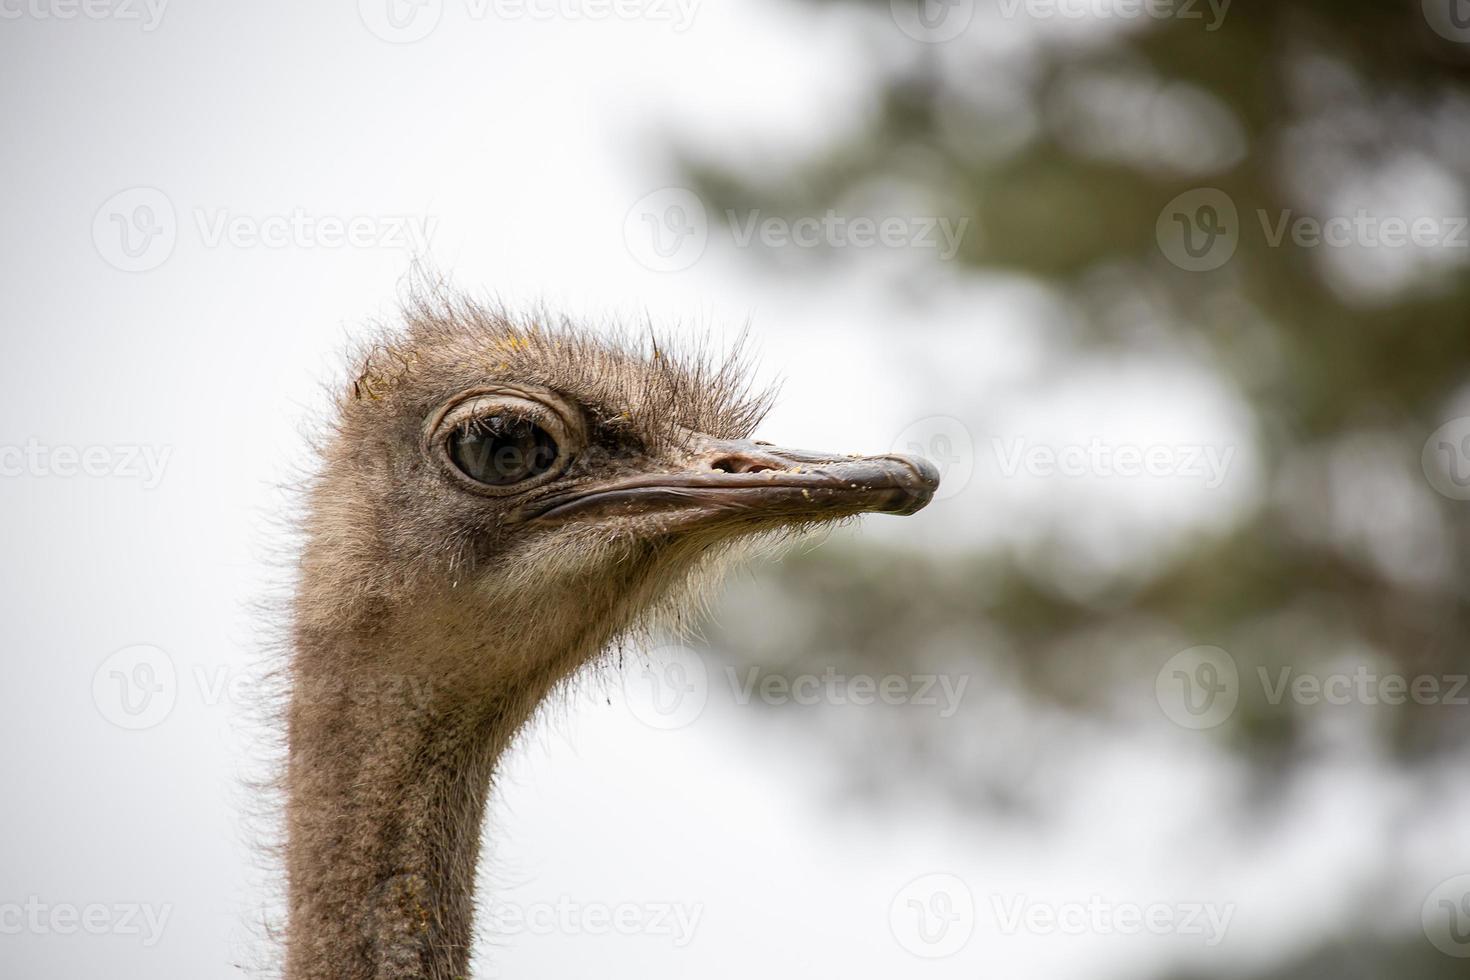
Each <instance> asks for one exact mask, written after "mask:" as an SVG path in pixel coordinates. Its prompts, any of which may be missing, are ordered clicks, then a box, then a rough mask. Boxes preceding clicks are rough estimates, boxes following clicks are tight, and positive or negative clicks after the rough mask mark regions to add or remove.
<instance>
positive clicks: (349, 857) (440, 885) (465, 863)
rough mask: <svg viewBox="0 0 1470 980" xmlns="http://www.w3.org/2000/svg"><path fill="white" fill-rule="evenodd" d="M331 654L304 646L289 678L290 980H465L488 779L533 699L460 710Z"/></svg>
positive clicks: (354, 657) (468, 704)
mask: <svg viewBox="0 0 1470 980" xmlns="http://www.w3.org/2000/svg"><path fill="white" fill-rule="evenodd" d="M334 645H335V646H337V647H338V649H332V647H333V646H334ZM325 646H326V647H327V648H326V649H321V648H314V647H312V646H311V645H307V646H306V647H305V648H303V647H302V645H301V644H300V643H299V642H298V650H297V657H296V666H295V669H294V672H293V692H292V701H291V706H290V719H289V743H290V761H289V765H288V770H287V847H286V865H287V868H286V870H287V879H288V915H289V924H288V930H287V937H286V945H287V950H286V976H287V978H288V980H322V978H328V977H330V978H333V980H366V978H372V980H399V978H409V977H413V978H433V980H440V978H445V980H447V978H452V977H466V976H468V963H469V948H470V937H471V931H472V918H473V892H474V883H475V866H476V860H477V858H478V855H479V849H480V829H481V822H482V819H483V816H484V812H485V803H486V798H487V796H488V794H489V790H490V781H491V776H492V773H493V770H494V767H495V764H496V761H497V760H498V758H499V757H500V755H501V753H502V752H503V751H504V749H505V747H506V745H507V744H508V743H509V741H510V740H511V738H512V737H513V736H514V734H515V732H516V730H517V729H518V728H519V727H520V725H521V724H522V723H523V722H524V720H525V718H526V717H527V716H528V715H529V714H530V711H531V709H532V708H533V707H534V700H535V699H534V698H533V697H531V696H530V695H531V692H525V696H518V697H505V696H501V697H498V698H496V697H488V696H481V697H477V698H474V699H467V698H464V697H463V696H453V697H452V696H450V693H451V692H450V691H449V690H447V687H448V685H446V684H445V683H444V682H443V678H442V677H440V678H436V677H431V676H429V675H428V674H424V675H403V674H395V673H391V672H389V671H386V670H385V671H382V672H375V671H373V670H371V669H368V670H364V668H363V667H361V666H360V665H362V664H364V663H367V664H372V663H375V662H380V661H375V660H374V658H372V657H370V656H364V655H363V654H364V652H365V651H364V650H363V649H362V648H361V644H358V645H356V647H357V648H356V649H353V650H344V649H340V647H341V646H342V644H341V643H340V641H339V642H337V643H336V644H331V643H328V644H326V645H325ZM344 665H356V666H354V667H353V669H352V670H351V674H350V677H351V679H350V680H348V681H346V682H342V681H335V682H334V681H333V680H331V679H332V678H340V677H342V676H343V675H344V673H347V672H346V671H344V670H342V669H341V668H342V667H343V666H344ZM329 666H330V667H331V668H332V669H327V668H328V667H329Z"/></svg>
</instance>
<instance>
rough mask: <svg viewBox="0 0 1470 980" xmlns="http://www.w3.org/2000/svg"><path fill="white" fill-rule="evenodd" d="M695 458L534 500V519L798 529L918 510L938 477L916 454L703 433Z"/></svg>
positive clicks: (929, 496)
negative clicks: (821, 448) (822, 448)
mask: <svg viewBox="0 0 1470 980" xmlns="http://www.w3.org/2000/svg"><path fill="white" fill-rule="evenodd" d="M691 448H692V453H691V455H690V456H689V457H688V458H687V459H685V460H684V461H682V462H681V463H680V464H679V465H677V466H674V467H670V468H668V469H664V470H661V471H658V472H645V473H641V474H638V475H636V476H627V477H621V478H619V479H616V480H611V481H609V482H607V483H603V484H598V485H593V486H590V487H580V488H578V489H576V490H573V491H570V492H567V493H563V494H557V495H554V496H552V497H550V498H547V499H543V500H541V501H539V502H538V504H537V510H536V513H535V515H534V519H536V520H540V521H550V520H571V519H576V518H585V517H592V516H594V515H595V516H617V515H625V516H640V515H667V516H668V517H669V518H670V519H671V520H670V523H671V524H672V526H673V527H677V528H692V527H704V526H711V525H717V524H726V523H737V524H743V523H748V522H753V523H759V524H769V523H802V522H807V521H824V520H832V519H835V518H839V517H848V516H851V515H853V514H861V513H879V514H912V513H914V512H916V511H918V510H920V509H921V508H923V507H924V505H925V504H927V503H929V501H930V500H932V499H933V497H934V491H935V490H936V489H937V488H938V486H939V471H938V470H937V469H936V468H935V466H934V464H933V463H931V462H929V461H928V460H926V459H921V458H918V457H914V456H897V455H887V456H854V455H841V454H837V453H822V452H810V451H806V450H799V449H782V448H779V447H777V446H772V445H770V444H769V443H764V442H752V441H749V440H725V439H713V438H710V437H708V436H697V437H696V438H695V439H694V441H693V444H692V446H691Z"/></svg>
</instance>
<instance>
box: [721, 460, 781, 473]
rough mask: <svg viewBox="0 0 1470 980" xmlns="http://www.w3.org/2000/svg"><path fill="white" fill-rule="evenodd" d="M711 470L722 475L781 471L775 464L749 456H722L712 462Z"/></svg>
mask: <svg viewBox="0 0 1470 980" xmlns="http://www.w3.org/2000/svg"><path fill="white" fill-rule="evenodd" d="M709 468H710V469H712V470H716V471H718V472H720V473H762V472H765V471H766V470H777V469H780V467H779V466H777V465H776V464H774V463H771V462H768V461H766V460H762V459H755V458H752V457H749V456H721V457H719V458H718V459H715V460H711V461H710V464H709Z"/></svg>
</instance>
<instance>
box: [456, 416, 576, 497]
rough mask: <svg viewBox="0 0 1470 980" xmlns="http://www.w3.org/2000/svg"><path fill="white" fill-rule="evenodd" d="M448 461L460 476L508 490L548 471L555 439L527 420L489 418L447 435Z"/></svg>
mask: <svg viewBox="0 0 1470 980" xmlns="http://www.w3.org/2000/svg"><path fill="white" fill-rule="evenodd" d="M446 449H447V450H448V452H449V459H450V461H451V462H453V463H454V465H455V467H456V468H458V469H459V471H460V472H461V473H463V474H464V475H465V476H467V477H469V478H470V479H471V480H474V481H475V482H476V483H483V484H485V485H486V486H492V487H508V486H513V485H514V484H517V483H522V482H524V481H526V480H529V479H531V478H532V477H535V476H540V475H541V474H542V473H545V472H546V471H547V470H549V469H551V467H552V465H553V464H554V463H555V462H556V460H557V456H558V455H559V450H558V448H557V445H556V440H555V439H553V438H552V437H551V435H550V434H549V433H548V432H547V431H546V430H545V429H543V428H541V426H539V425H537V424H536V423H534V422H532V421H531V420H530V419H526V418H517V417H515V416H506V415H490V416H482V417H480V418H475V419H471V420H469V421H466V422H464V423H461V424H460V425H459V427H458V428H456V429H455V430H454V431H453V432H452V433H451V434H450V436H449V439H448V442H447V445H446Z"/></svg>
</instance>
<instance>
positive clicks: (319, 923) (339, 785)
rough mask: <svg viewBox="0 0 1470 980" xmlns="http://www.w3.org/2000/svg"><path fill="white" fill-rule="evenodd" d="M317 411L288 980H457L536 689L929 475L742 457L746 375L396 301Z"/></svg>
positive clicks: (295, 769) (291, 726)
mask: <svg viewBox="0 0 1470 980" xmlns="http://www.w3.org/2000/svg"><path fill="white" fill-rule="evenodd" d="M404 319H405V321H406V322H405V324H404V326H403V327H402V328H400V329H398V330H395V331H393V332H392V333H391V334H389V335H388V336H387V337H386V338H385V339H384V340H383V341H382V342H381V343H378V344H376V345H374V346H372V347H371V348H370V349H367V350H365V351H364V352H363V353H362V354H361V355H360V357H359V359H358V363H357V365H356V367H357V370H356V372H355V376H356V378H355V381H353V382H352V383H351V384H350V385H348V386H345V390H343V391H342V392H341V393H340V395H339V396H338V398H337V405H336V409H335V413H336V414H335V419H334V424H333V426H332V430H331V433H330V436H329V437H328V439H327V440H325V442H324V445H323V448H322V451H321V452H322V458H321V460H320V468H319V472H318V475H317V476H316V477H315V479H314V482H313V483H312V485H311V488H310V490H309V493H308V494H307V497H306V512H305V515H304V527H303V532H304V534H303V537H304V545H303V551H302V553H301V556H300V562H299V566H298V570H297V576H298V577H297V585H296V591H295V595H294V598H293V603H292V617H291V627H290V637H289V642H290V651H289V656H290V664H289V670H288V676H289V679H290V684H291V696H290V700H289V703H288V705H287V708H286V715H287V717H286V722H287V749H288V752H287V763H286V768H285V774H284V775H285V793H286V814H285V834H286V840H285V863H286V877H287V903H286V905H287V928H286V933H285V947H286V948H285V971H286V976H287V977H288V978H289V980H325V978H332V980H359V978H362V980H366V978H375V980H397V978H408V977H415V978H435V980H438V978H446V980H447V978H455V977H464V976H466V975H467V972H468V962H469V952H470V939H471V928H472V911H473V889H474V880H475V866H476V860H477V856H478V853H479V847H480V837H481V820H482V817H483V815H484V811H485V805H486V798H487V795H488V793H489V791H490V786H491V780H492V776H493V775H494V772H495V768H496V762H497V760H498V759H499V758H500V756H501V755H502V753H503V752H504V751H505V750H506V747H507V746H508V745H509V744H510V742H511V740H512V739H513V737H514V736H515V734H516V732H517V731H518V729H520V728H521V727H522V725H523V724H524V723H525V722H526V721H527V720H528V719H529V718H530V717H531V716H532V714H533V712H534V711H535V709H536V707H537V705H538V704H540V703H541V702H542V701H543V700H544V699H545V698H546V697H547V696H548V694H549V693H551V692H552V691H553V690H554V689H556V688H557V686H558V684H560V683H561V682H563V681H565V680H566V679H567V678H569V677H570V676H571V675H572V674H573V672H575V671H576V670H577V669H578V668H580V667H581V666H583V665H584V664H587V663H588V662H589V661H592V660H594V659H595V658H597V657H598V655H599V654H600V653H602V652H603V651H607V650H609V649H610V648H617V647H618V646H619V644H620V643H622V642H623V641H625V640H626V639H627V638H628V637H629V636H631V635H632V634H633V631H635V630H639V629H642V628H647V626H648V624H649V623H651V622H654V621H662V620H661V617H664V616H672V617H673V618H674V619H675V620H680V619H681V618H682V617H683V616H684V614H685V612H686V610H687V609H689V608H690V606H691V602H692V600H694V599H695V598H697V597H698V596H699V595H700V594H702V592H701V584H702V583H708V582H709V581H711V580H712V574H711V573H713V572H715V571H717V569H718V568H719V566H720V565H721V564H723V563H724V562H723V559H725V558H726V557H728V556H729V554H730V553H731V551H732V545H734V544H736V543H737V542H741V541H750V540H753V539H759V538H763V537H769V536H771V535H772V534H782V533H788V532H791V531H793V530H801V529H803V528H806V527H810V526H814V525H819V524H823V523H826V522H829V521H834V520H838V519H841V518H844V517H850V516H852V515H855V514H858V513H861V512H865V511H874V512H881V513H889V514H912V513H913V512H915V511H917V510H918V509H919V508H921V507H923V506H924V505H925V504H926V503H928V502H929V500H930V498H931V497H932V496H933V493H934V490H935V488H936V486H937V485H938V477H937V474H936V472H935V470H934V468H933V467H932V466H931V465H930V464H928V463H927V462H924V461H920V460H916V459H909V458H906V457H902V456H876V457H858V456H843V455H833V454H827V453H811V452H798V451H793V450H788V449H778V448H776V447H775V446H772V445H771V444H770V443H766V442H756V441H751V440H750V438H749V437H750V434H751V432H752V430H753V429H754V427H755V425H756V423H757V422H758V421H759V420H760V419H761V417H762V415H763V414H764V412H765V409H766V407H767V405H768V403H769V398H768V397H767V396H766V395H765V394H752V393H751V389H750V388H749V387H748V386H747V384H746V383H745V381H744V380H743V377H744V366H745V364H744V362H743V361H742V360H741V359H740V358H739V357H738V356H737V355H732V356H730V357H729V358H726V359H724V360H723V361H720V362H715V361H711V360H709V359H707V358H704V357H702V356H698V355H688V356H675V355H671V354H670V353H669V352H667V351H665V350H664V349H662V348H661V347H660V346H658V344H657V343H654V344H653V345H652V348H651V349H650V350H648V351H647V352H646V354H640V353H639V345H638V344H635V343H633V342H631V341H630V340H629V339H628V338H627V337H626V336H623V337H621V338H613V339H606V338H599V337H598V336H596V335H594V334H593V333H591V332H589V331H587V330H584V329H580V328H577V327H575V326H572V325H570V324H568V323H566V322H562V321H557V322H555V323H552V322H545V321H544V318H542V319H541V320H538V319H536V318H526V319H515V318H512V317H510V316H508V315H506V314H504V313H503V312H501V311H498V310H494V309H489V308H486V307H483V306H480V305H478V304H475V303H472V302H470V301H467V300H462V299H447V298H444V297H430V298H421V299H418V300H416V301H414V302H413V303H412V304H410V306H409V308H408V310H407V311H406V314H405V317H404Z"/></svg>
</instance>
